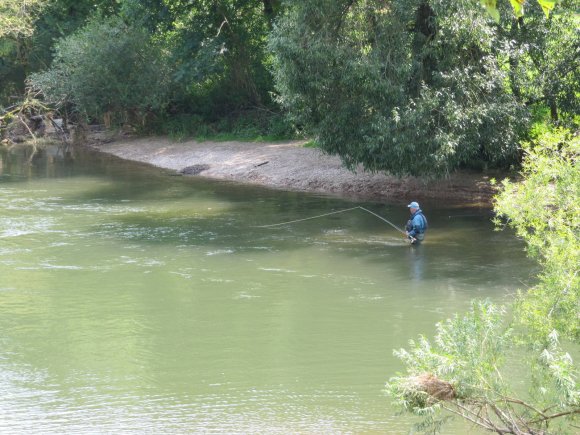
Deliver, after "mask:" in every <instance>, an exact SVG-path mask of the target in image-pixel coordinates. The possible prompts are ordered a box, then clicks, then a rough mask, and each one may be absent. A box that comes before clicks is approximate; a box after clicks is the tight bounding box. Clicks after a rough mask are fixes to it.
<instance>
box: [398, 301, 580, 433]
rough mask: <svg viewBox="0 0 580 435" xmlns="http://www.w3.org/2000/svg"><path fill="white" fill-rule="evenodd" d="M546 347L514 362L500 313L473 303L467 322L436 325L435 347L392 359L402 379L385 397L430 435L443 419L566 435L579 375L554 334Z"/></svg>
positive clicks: (579, 401)
mask: <svg viewBox="0 0 580 435" xmlns="http://www.w3.org/2000/svg"><path fill="white" fill-rule="evenodd" d="M547 339H548V341H547V345H546V347H545V348H543V349H540V350H535V351H532V350H531V349H529V348H526V349H520V350H519V351H518V353H517V354H514V353H513V352H511V351H510V348H512V347H513V345H514V340H513V333H512V330H511V328H510V327H509V326H507V325H505V312H504V311H503V310H502V309H500V308H497V307H496V306H494V305H492V304H490V303H489V302H474V303H473V304H472V307H471V310H470V311H469V312H468V313H467V314H466V315H465V316H463V317H459V316H456V317H455V318H453V319H449V320H447V321H446V322H445V323H440V324H438V325H437V333H436V335H435V338H434V339H433V341H429V340H428V339H426V338H425V337H420V339H419V340H418V341H413V340H412V341H411V342H410V344H409V346H410V350H409V351H407V350H404V349H401V350H399V351H395V355H397V356H398V357H399V358H400V359H401V360H402V361H403V362H404V363H405V365H406V367H407V374H405V375H400V376H397V377H393V378H391V379H390V380H389V382H388V383H387V391H388V392H389V394H390V395H391V396H392V397H393V398H394V399H395V403H396V404H398V405H399V406H401V407H402V408H403V409H405V410H407V411H409V412H412V413H413V414H416V415H418V416H421V417H423V420H422V422H421V423H420V425H419V426H418V429H421V430H425V431H428V432H430V433H435V432H438V431H439V430H440V429H441V424H442V423H443V422H444V417H443V418H441V417H440V414H441V412H442V411H447V412H449V413H451V414H454V415H459V416H461V417H463V418H465V419H466V420H469V421H470V422H472V423H474V424H475V425H477V426H479V427H481V428H483V429H486V430H488V431H492V432H496V433H498V434H502V433H511V434H521V435H523V434H545V433H548V432H547V430H548V428H550V433H552V431H554V433H566V432H567V430H566V428H567V427H569V426H568V424H569V423H571V421H572V420H574V419H575V418H577V415H578V413H580V387H579V385H578V380H577V379H578V372H577V370H576V369H575V367H574V365H573V363H572V358H571V357H570V355H569V354H568V353H566V352H564V351H563V350H562V348H561V346H560V344H559V342H558V337H557V333H555V332H553V333H552V334H550V335H549V336H548V337H547ZM508 357H509V358H508ZM516 358H517V359H516ZM507 362H509V363H510V364H506V363H507ZM528 362H531V363H532V364H531V366H527V367H526V365H527V364H528ZM514 375H515V376H514ZM520 382H526V383H528V384H530V385H531V390H530V393H529V395H528V397H524V398H520V397H518V394H517V393H516V392H517V391H518V390H519V388H518V384H519V383H520ZM562 417H566V418H567V419H568V421H564V420H561V418H562Z"/></svg>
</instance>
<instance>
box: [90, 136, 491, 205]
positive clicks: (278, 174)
mask: <svg viewBox="0 0 580 435" xmlns="http://www.w3.org/2000/svg"><path fill="white" fill-rule="evenodd" d="M303 143H304V142H301V141H288V142H272V143H264V142H232V141H229V142H211V141H204V142H198V141H194V140H189V141H184V142H173V141H171V140H170V139H168V138H164V137H146V138H120V139H116V140H114V141H112V142H108V143H105V142H103V141H98V140H96V141H93V142H92V143H91V144H90V147H91V148H94V149H97V150H99V151H101V152H104V153H108V154H113V155H115V156H118V157H121V158H123V159H128V160H134V161H138V162H144V163H149V164H151V165H154V166H158V167H161V168H165V169H170V170H174V171H177V172H179V173H182V174H184V176H202V177H209V178H215V179H220V180H230V181H235V182H240V183H250V184H258V185H262V186H266V187H271V188H276V189H283V190H297V191H306V192H319V193H328V194H336V195H341V196H348V197H357V198H361V199H374V200H398V199H401V200H409V199H410V198H412V199H416V200H422V199H440V200H445V201H447V202H449V203H450V204H456V205H461V206H475V207H487V206H489V205H490V204H491V198H492V195H493V188H492V187H491V186H490V184H489V177H488V176H486V175H484V174H481V173H468V172H458V173H456V174H453V175H451V176H450V177H449V178H447V179H444V180H438V181H424V180H421V179H418V178H414V177H406V178H397V177H392V176H389V175H386V174H372V173H368V172H365V171H363V170H362V169H361V170H358V171H356V172H352V171H349V170H348V169H346V168H344V167H343V166H342V164H341V161H340V158H338V157H337V156H330V155H327V154H324V153H322V152H321V151H320V150H318V149H314V148H304V147H303Z"/></svg>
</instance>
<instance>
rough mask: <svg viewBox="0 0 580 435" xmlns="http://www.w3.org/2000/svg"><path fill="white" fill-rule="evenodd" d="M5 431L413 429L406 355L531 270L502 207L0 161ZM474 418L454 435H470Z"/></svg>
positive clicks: (125, 167)
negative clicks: (403, 351) (421, 231)
mask: <svg viewBox="0 0 580 435" xmlns="http://www.w3.org/2000/svg"><path fill="white" fill-rule="evenodd" d="M0 156H1V163H0V331H1V335H0V390H1V391H2V396H3V397H2V400H1V401H0V432H1V433H27V434H30V433H39V434H40V433H140V434H141V433H155V434H157V433H176V434H177V433H389V434H390V433H393V434H402V433H408V432H409V431H410V430H411V427H412V424H413V423H414V420H413V419H412V418H409V417H407V416H400V415H397V411H398V410H396V409H394V408H392V406H391V404H390V399H389V398H388V397H387V396H386V394H385V392H384V384H385V381H386V380H387V379H388V378H389V377H390V376H393V375H395V374H396V372H397V371H400V370H403V366H402V364H401V363H400V362H399V361H398V360H397V359H396V358H395V357H394V356H393V349H395V348H400V347H405V346H406V345H407V343H408V340H409V339H411V338H416V337H417V335H418V334H425V335H427V336H432V335H433V333H434V330H435V326H434V325H435V323H436V322H438V321H441V320H444V319H445V318H447V317H449V316H452V315H453V314H454V313H456V312H459V313H462V312H464V311H465V310H466V309H467V308H468V306H469V302H470V300H471V299H473V298H489V299H491V300H493V301H495V302H497V303H502V302H507V301H508V300H510V298H511V295H512V294H513V293H514V292H515V291H516V290H517V289H518V288H524V287H526V286H527V285H529V283H528V280H529V277H530V276H531V275H532V274H533V265H532V263H531V262H530V261H529V260H528V259H527V258H526V256H525V253H524V251H523V244H522V243H521V242H520V241H518V240H517V239H516V238H515V237H514V236H513V234H512V233H510V232H507V231H503V232H497V231H494V230H493V225H492V224H491V223H490V221H489V219H490V215H489V213H488V212H486V211H485V210H468V209H461V208H450V207H447V206H446V204H444V203H442V202H431V203H425V204H422V208H423V210H424V212H425V214H426V215H427V217H428V218H429V224H430V229H429V232H428V235H427V240H426V242H425V243H424V244H423V245H422V246H419V247H410V246H409V245H408V244H407V243H406V242H405V241H404V240H403V238H402V237H401V234H400V233H398V232H397V231H396V230H394V229H393V228H392V227H390V226H389V225H387V224H385V222H383V221H381V220H380V219H377V218H376V217H374V216H372V215H370V214H369V213H365V212H363V211H361V210H353V211H349V212H345V213H341V214H336V215H332V216H327V217H323V218H319V219H312V220H308V221H304V222H299V223H295V224H291V225H285V226H280V227H275V228H260V226H261V225H267V224H274V223H278V222H284V221H290V220H295V219H303V218H307V217H312V216H316V215H321V214H325V213H329V212H332V211H337V210H342V209H347V208H350V207H355V206H357V205H361V206H364V207H365V208H368V209H369V210H372V211H373V212H375V213H377V214H379V215H381V216H383V217H385V218H387V219H389V220H390V221H392V222H394V223H395V224H397V225H399V226H404V223H405V222H406V220H407V218H408V216H407V215H408V210H407V208H406V204H407V201H410V200H413V199H415V198H408V199H406V200H405V201H401V202H396V203H395V202H394V203H388V204H384V203H378V202H369V201H367V202H354V201H352V200H347V199H341V198H338V197H333V196H324V195H313V194H305V193H292V192H282V191H275V190H269V189H265V188H257V187H252V186H243V185H236V184H233V183H226V182H218V181H212V180H206V179H203V178H198V177H179V176H176V174H174V173H172V172H169V171H165V170H162V169H158V168H153V167H149V166H146V165H141V164H135V163H131V162H126V161H121V160H119V159H116V158H112V157H108V156H104V155H100V154H95V153H92V152H88V151H76V152H75V155H74V158H63V156H62V155H61V153H60V152H57V150H56V149H48V150H45V151H43V152H40V153H39V154H37V155H36V156H34V158H33V159H32V161H31V163H28V162H27V159H28V157H29V154H27V153H26V152H25V151H24V150H19V149H15V150H12V151H10V152H9V151H6V150H2V151H0ZM466 428H467V429H469V430H472V428H470V427H468V426H465V424H464V423H463V422H459V421H457V422H454V423H452V424H451V425H450V426H449V428H448V431H446V433H457V434H460V433H465V432H466Z"/></svg>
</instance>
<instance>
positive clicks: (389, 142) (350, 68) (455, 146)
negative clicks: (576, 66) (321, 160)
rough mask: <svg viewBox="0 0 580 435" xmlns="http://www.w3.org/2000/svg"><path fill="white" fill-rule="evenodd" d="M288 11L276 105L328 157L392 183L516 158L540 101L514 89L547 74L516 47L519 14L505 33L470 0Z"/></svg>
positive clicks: (348, 1)
mask: <svg viewBox="0 0 580 435" xmlns="http://www.w3.org/2000/svg"><path fill="white" fill-rule="evenodd" d="M286 6H287V9H286V11H285V13H284V14H283V15H282V16H281V18H280V19H279V21H278V24H277V26H276V28H275V29H274V32H273V34H272V37H271V39H270V48H271V50H272V52H273V53H274V55H275V69H274V71H275V80H276V87H277V91H278V94H279V101H280V103H281V104H283V105H284V106H285V107H286V108H287V110H288V111H289V113H290V116H291V117H292V118H293V120H294V121H295V122H296V123H297V124H298V125H300V126H302V127H303V128H304V130H305V131H306V132H307V133H308V134H311V135H313V136H314V137H316V139H317V141H318V143H319V144H320V146H321V148H322V149H323V150H325V151H327V152H329V153H335V154H338V155H340V156H341V157H342V159H343V161H344V162H345V163H346V164H347V165H348V166H350V167H354V166H356V165H358V164H362V165H363V166H364V167H365V168H366V169H368V170H372V171H389V172H391V173H395V174H418V175H424V174H445V173H447V172H450V171H452V170H453V169H455V168H457V167H459V166H462V165H472V166H473V165H497V166H505V165H509V164H512V163H514V162H515V161H517V159H518V157H519V150H518V146H517V143H518V139H519V138H520V137H521V136H522V134H523V133H524V132H525V129H526V127H527V126H528V120H529V109H530V106H529V103H530V102H531V98H527V97H531V96H532V92H528V91H526V92H528V94H529V95H526V98H522V94H521V93H520V94H517V92H514V89H516V88H517V87H518V86H519V87H520V88H521V89H523V88H525V89H527V90H529V89H530V88H531V87H532V86H528V84H529V83H528V82H525V80H523V77H527V78H528V80H529V78H530V77H533V78H534V79H537V80H542V79H545V76H544V75H543V74H541V73H540V72H539V71H540V68H538V67H535V66H534V65H533V63H532V62H528V58H527V54H525V53H524V51H525V49H523V48H522V47H521V44H513V43H512V41H514V36H513V34H510V31H509V28H510V25H511V20H512V18H511V17H512V12H511V10H510V13H509V16H508V15H507V14H504V15H505V16H506V19H505V20H504V21H502V22H501V24H500V25H498V24H497V23H495V22H494V21H493V20H492V19H490V18H489V17H488V16H487V15H486V14H485V13H482V10H481V8H480V7H479V5H478V3H477V2H473V1H469V0H463V1H456V2H449V1H443V0H431V1H428V0H394V1H391V2H384V1H379V0H342V1H314V0H300V1H295V2H288V3H287V4H286ZM503 7H504V8H506V9H508V8H510V9H511V7H510V6H509V4H508V3H507V2H506V4H505V5H503ZM537 8H538V9H539V6H537ZM533 13H534V11H533V10H532V11H530V12H529V14H533ZM540 13H541V11H540ZM544 37H547V36H546V34H544ZM522 38H523V36H522ZM518 50H520V51H519V52H518ZM516 52H517V56H516V55H514V53H516ZM569 57H571V58H573V56H569ZM510 59H511V60H514V62H513V63H512V64H511V65H510ZM518 61H519V64H517V62H518ZM516 64H517V65H516ZM516 66H517V68H516ZM524 67H525V68H524ZM556 77H557V76H556ZM552 78H554V77H552ZM514 80H517V83H515V85H513V83H514ZM555 80H557V78H555ZM542 83H544V82H542ZM535 87H536V88H537V87H538V86H537V84H535ZM572 94H573V92H572ZM569 95H570V94H569Z"/></svg>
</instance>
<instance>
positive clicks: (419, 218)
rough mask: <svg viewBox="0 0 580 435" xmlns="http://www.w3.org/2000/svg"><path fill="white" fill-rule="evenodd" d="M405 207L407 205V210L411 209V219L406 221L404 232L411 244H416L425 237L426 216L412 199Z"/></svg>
mask: <svg viewBox="0 0 580 435" xmlns="http://www.w3.org/2000/svg"><path fill="white" fill-rule="evenodd" d="M407 207H409V210H410V211H411V219H409V220H408V221H407V226H406V227H405V230H406V234H407V237H408V238H409V240H410V241H411V244H417V243H420V242H422V241H423V240H424V239H425V231H427V218H426V217H425V216H424V215H423V212H422V211H421V209H420V208H419V203H418V202H415V201H413V202H412V203H411V204H409V205H408V206H407Z"/></svg>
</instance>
